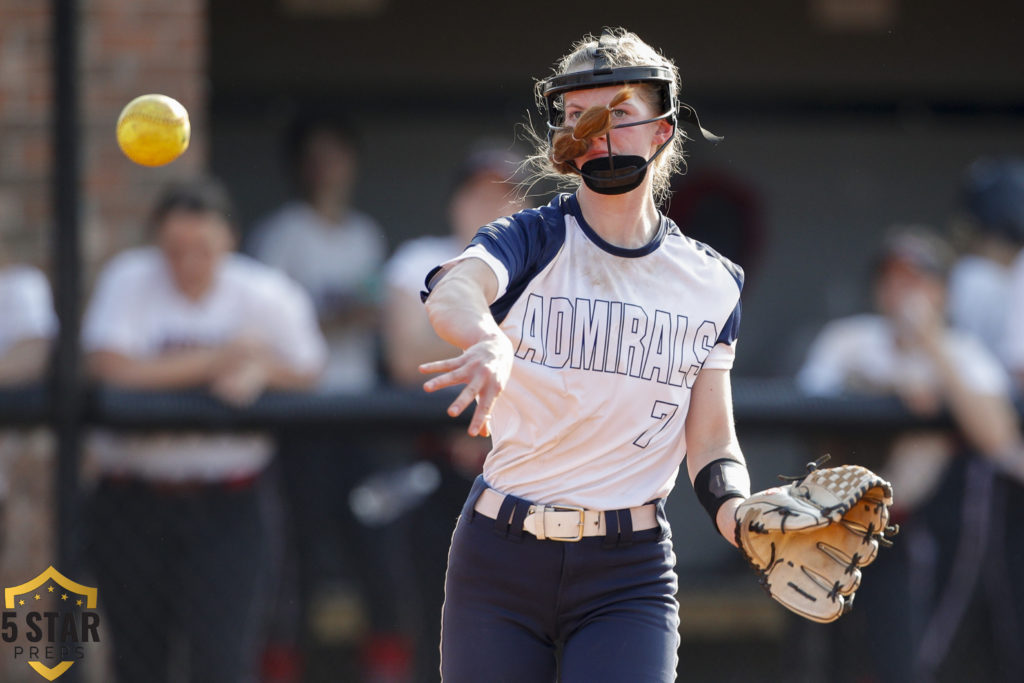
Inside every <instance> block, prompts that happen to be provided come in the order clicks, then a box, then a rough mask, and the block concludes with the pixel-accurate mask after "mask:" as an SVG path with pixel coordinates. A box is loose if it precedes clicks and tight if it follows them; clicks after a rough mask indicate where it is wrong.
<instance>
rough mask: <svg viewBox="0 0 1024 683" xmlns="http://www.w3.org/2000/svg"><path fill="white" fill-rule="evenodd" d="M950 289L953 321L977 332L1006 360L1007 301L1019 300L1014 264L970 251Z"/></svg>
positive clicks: (952, 274)
mask: <svg viewBox="0 0 1024 683" xmlns="http://www.w3.org/2000/svg"><path fill="white" fill-rule="evenodd" d="M948 290H949V295H948V297H947V302H948V303H947V305H946V309H947V311H948V312H949V318H950V320H951V321H952V323H953V325H955V326H956V327H958V328H960V329H962V330H967V331H968V332H970V333H971V334H973V335H975V336H976V337H977V338H978V339H979V340H980V341H981V342H982V343H983V344H985V346H986V347H988V349H989V350H990V351H991V352H992V353H994V354H995V355H996V356H997V357H999V358H1000V359H1001V360H1002V357H1003V352H1004V348H1003V345H1004V343H1005V340H1006V316H1007V309H1008V307H1007V302H1008V301H1015V299H1014V298H1013V294H1012V273H1011V270H1010V268H1008V267H1006V266H1003V265H1001V264H999V263H996V262H995V261H992V260H991V259H987V258H983V257H981V256H976V255H974V254H968V255H966V256H964V257H962V258H961V259H960V260H958V261H957V262H956V264H955V265H954V266H953V270H952V271H951V272H950V274H949V286H948Z"/></svg>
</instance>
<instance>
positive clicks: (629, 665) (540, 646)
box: [441, 477, 679, 683]
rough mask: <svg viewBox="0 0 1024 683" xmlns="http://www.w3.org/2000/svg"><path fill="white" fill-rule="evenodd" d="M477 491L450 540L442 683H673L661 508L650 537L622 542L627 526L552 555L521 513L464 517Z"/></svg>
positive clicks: (675, 630)
mask: <svg viewBox="0 0 1024 683" xmlns="http://www.w3.org/2000/svg"><path fill="white" fill-rule="evenodd" d="M485 487H486V484H485V482H484V481H483V478H482V477H478V478H477V480H476V482H475V483H474V484H473V488H472V490H471V492H470V495H469V498H468V499H467V501H466V504H465V506H464V507H463V509H462V514H461V516H460V517H459V521H458V524H457V525H456V528H455V533H454V535H453V537H452V545H451V550H450V551H449V556H448V574H447V577H446V579H445V603H444V611H443V615H442V625H441V678H442V681H443V682H444V683H481V682H483V681H486V682H488V683H501V682H506V681H507V682H508V683H550V682H553V681H555V680H558V681H560V682H561V683H605V682H607V683H618V682H622V683H663V682H664V681H672V680H674V679H675V674H676V668H677V665H678V655H677V650H678V648H679V605H678V603H677V602H676V599H675V593H676V589H677V587H678V586H677V579H676V574H675V569H674V566H675V554H674V553H673V551H672V542H671V540H670V533H669V527H668V522H667V520H666V518H665V510H664V505H663V503H661V502H659V503H658V521H659V524H660V527H659V528H656V529H649V530H645V531H637V532H632V530H631V529H629V528H628V522H627V525H626V528H620V529H618V530H617V531H614V532H612V531H609V533H608V535H607V536H605V537H591V538H584V539H582V540H580V541H578V542H574V543H563V542H560V541H552V540H543V541H541V540H538V539H536V538H534V537H533V536H532V535H530V534H529V533H526V532H524V531H523V529H522V520H523V517H525V515H526V509H527V508H528V507H529V505H530V503H529V502H527V501H524V500H521V499H518V498H515V497H511V496H510V497H509V498H506V501H505V507H503V508H502V512H501V514H499V517H500V518H502V519H505V520H508V519H509V518H510V516H511V518H512V519H513V524H507V523H498V522H496V521H495V520H492V519H489V518H487V517H485V516H484V515H481V514H480V513H478V512H475V511H474V510H473V505H474V503H475V502H476V499H477V497H478V496H479V495H480V492H481V491H482V490H483V489H484V488H485ZM509 506H515V511H514V512H512V511H511V507H509ZM506 513H508V514H506ZM618 518H619V519H626V520H628V518H629V515H628V514H626V515H619V516H618ZM608 526H610V527H611V526H614V525H612V524H609V525H608Z"/></svg>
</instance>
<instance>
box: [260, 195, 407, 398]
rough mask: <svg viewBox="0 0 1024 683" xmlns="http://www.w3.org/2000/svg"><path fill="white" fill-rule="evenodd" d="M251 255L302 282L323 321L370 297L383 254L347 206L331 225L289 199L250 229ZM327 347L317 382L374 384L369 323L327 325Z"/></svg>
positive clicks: (383, 244) (378, 238)
mask: <svg viewBox="0 0 1024 683" xmlns="http://www.w3.org/2000/svg"><path fill="white" fill-rule="evenodd" d="M253 235H254V236H253V248H252V253H253V255H254V256H255V257H256V258H258V259H259V260H260V261H263V262H264V263H266V264H268V265H271V266H274V267H275V268H279V269H281V270H282V271H284V272H285V273H287V274H288V275H289V277H291V278H292V279H294V280H295V281H296V282H298V283H299V284H300V285H302V286H303V287H304V288H305V289H306V291H307V292H309V294H310V296H312V297H313V303H314V305H315V306H316V309H317V312H318V314H319V315H320V316H322V317H323V318H325V319H329V318H330V317H331V316H332V314H333V312H334V311H336V310H337V309H338V308H339V306H340V305H342V304H343V302H345V301H349V300H353V299H355V300H371V301H372V300H373V299H374V298H375V297H376V296H377V292H376V289H377V277H378V275H379V273H380V269H381V267H382V265H383V263H384V257H385V256H386V254H387V240H386V239H385V237H384V232H383V231H382V230H381V228H380V226H378V225H377V223H376V222H375V221H374V220H373V219H372V218H371V217H370V216H368V215H366V214H365V213H361V212H359V211H355V210H350V211H349V212H348V213H347V214H346V216H345V219H344V220H343V221H341V222H337V223H331V222H328V221H326V220H324V218H323V217H322V216H321V215H320V214H318V213H317V212H316V211H314V210H313V208H312V207H311V206H310V205H309V204H308V203H306V202H302V201H291V202H288V203H286V204H285V205H284V206H282V207H281V208H279V209H278V210H277V211H275V212H274V213H272V214H271V215H270V216H268V217H267V218H265V219H264V220H263V221H262V222H261V223H260V224H259V225H258V226H257V227H256V228H255V229H254V233H253ZM327 333H328V339H327V343H328V346H329V349H330V355H329V358H328V363H327V368H326V370H325V371H324V374H323V379H322V381H321V385H322V387H323V388H324V389H328V390H343V391H362V390H367V389H370V388H371V387H373V386H374V385H375V384H376V382H377V374H376V367H377V346H376V344H377V342H376V333H375V330H374V329H373V328H372V327H369V326H363V327H358V326H355V325H346V326H344V327H343V328H342V327H338V328H337V329H333V328H332V329H328V330H327Z"/></svg>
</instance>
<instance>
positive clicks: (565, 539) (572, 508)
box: [544, 505, 586, 543]
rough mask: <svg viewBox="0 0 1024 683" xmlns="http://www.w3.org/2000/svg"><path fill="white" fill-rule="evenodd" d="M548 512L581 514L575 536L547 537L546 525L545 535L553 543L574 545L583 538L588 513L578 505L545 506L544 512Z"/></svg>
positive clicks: (545, 526) (545, 527) (545, 528)
mask: <svg viewBox="0 0 1024 683" xmlns="http://www.w3.org/2000/svg"><path fill="white" fill-rule="evenodd" d="M548 510H550V511H551V512H578V513H579V514H580V521H579V522H577V523H576V535H575V536H547V533H548V531H547V525H546V524H545V525H544V535H545V536H547V537H548V538H549V539H550V540H552V541H560V542H562V543H573V542H575V541H579V540H581V539H582V538H583V525H584V523H585V521H586V513H585V512H584V510H583V508H581V507H579V506H576V505H545V506H544V512H545V513H547V512H548Z"/></svg>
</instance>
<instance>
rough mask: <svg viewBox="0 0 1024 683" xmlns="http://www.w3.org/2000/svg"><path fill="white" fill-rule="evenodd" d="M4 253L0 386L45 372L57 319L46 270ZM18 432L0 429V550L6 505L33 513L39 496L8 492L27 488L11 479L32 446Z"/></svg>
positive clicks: (9, 532)
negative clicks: (8, 257) (22, 503)
mask: <svg viewBox="0 0 1024 683" xmlns="http://www.w3.org/2000/svg"><path fill="white" fill-rule="evenodd" d="M5 256H6V255H5V254H4V253H3V249H2V246H0V388H4V389H19V388H22V387H25V386H27V385H30V384H33V383H38V382H40V381H41V380H42V379H43V377H44V375H45V374H46V370H47V367H48V362H49V359H50V352H51V350H52V347H53V339H54V337H55V336H56V334H57V329H58V322H57V314H56V312H55V311H54V310H53V297H52V295H51V293H50V283H49V281H48V280H47V279H46V275H44V274H43V272H42V271H40V270H39V269H38V268H36V267H35V266H31V265H27V264H23V263H11V262H5V261H6V259H5ZM22 436H23V435H22V434H21V433H20V432H19V431H15V430H5V431H0V550H2V549H3V547H4V546H5V545H6V544H7V542H8V538H9V536H13V535H14V534H17V533H18V531H17V530H15V529H13V528H10V529H9V527H8V524H9V523H10V524H11V525H12V526H14V525H16V524H17V522H16V520H15V518H14V517H11V518H10V519H9V517H8V515H9V511H10V510H12V509H16V506H18V507H25V508H27V509H28V510H30V511H32V512H33V514H35V516H38V512H36V511H34V510H32V506H34V505H35V504H36V503H38V502H39V501H30V500H28V498H32V495H31V493H29V494H27V497H26V493H25V492H24V491H23V492H22V493H21V500H24V501H25V502H26V503H27V505H24V506H20V505H19V502H18V501H17V500H15V499H13V498H12V496H18V495H19V494H18V493H17V489H18V488H25V490H26V491H30V492H31V491H32V487H31V486H28V487H22V486H20V485H21V484H23V483H24V482H23V481H18V482H17V484H15V485H14V486H12V482H11V480H12V478H14V477H15V476H16V475H15V472H17V471H18V469H19V467H18V465H17V463H18V462H19V461H20V460H21V459H22V458H24V457H26V456H28V457H29V458H31V453H32V448H31V446H30V445H29V444H28V443H27V442H26V440H25V439H24V438H22ZM40 472H42V468H40ZM19 479H20V477H19ZM12 489H14V491H13V492H12Z"/></svg>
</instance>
